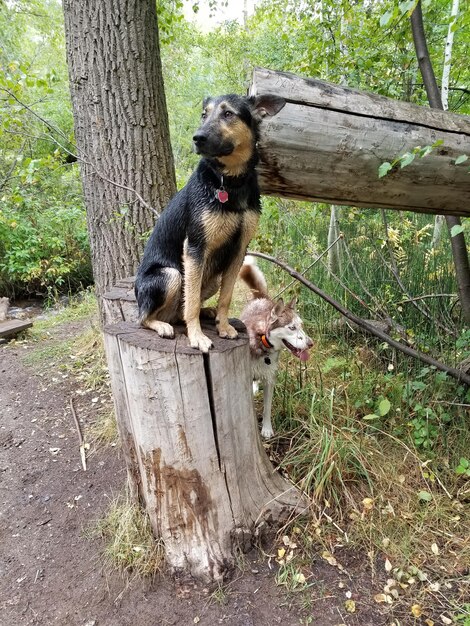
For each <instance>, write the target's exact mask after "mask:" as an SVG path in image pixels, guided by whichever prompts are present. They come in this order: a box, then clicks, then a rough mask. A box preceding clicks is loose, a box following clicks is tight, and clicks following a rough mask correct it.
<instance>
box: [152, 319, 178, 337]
mask: <svg viewBox="0 0 470 626" xmlns="http://www.w3.org/2000/svg"><path fill="white" fill-rule="evenodd" d="M144 326H145V328H150V329H151V330H154V331H155V332H156V333H158V335H159V336H160V337H166V338H168V339H173V337H174V336H175V331H174V330H173V326H172V325H171V324H167V323H166V322H161V321H160V320H149V321H147V322H145V324H144Z"/></svg>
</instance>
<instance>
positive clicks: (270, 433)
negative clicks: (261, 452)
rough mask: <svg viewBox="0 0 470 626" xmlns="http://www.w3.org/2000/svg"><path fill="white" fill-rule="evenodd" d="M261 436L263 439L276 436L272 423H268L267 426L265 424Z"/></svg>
mask: <svg viewBox="0 0 470 626" xmlns="http://www.w3.org/2000/svg"><path fill="white" fill-rule="evenodd" d="M261 437H263V439H271V437H274V430H273V427H272V426H271V424H266V426H265V425H264V424H263V427H262V428H261Z"/></svg>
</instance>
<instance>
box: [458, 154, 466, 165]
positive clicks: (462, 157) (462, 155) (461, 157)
mask: <svg viewBox="0 0 470 626" xmlns="http://www.w3.org/2000/svg"><path fill="white" fill-rule="evenodd" d="M467 160H468V156H467V155H466V154H461V155H460V156H459V157H457V158H456V159H455V165H460V164H461V163H465V161H467Z"/></svg>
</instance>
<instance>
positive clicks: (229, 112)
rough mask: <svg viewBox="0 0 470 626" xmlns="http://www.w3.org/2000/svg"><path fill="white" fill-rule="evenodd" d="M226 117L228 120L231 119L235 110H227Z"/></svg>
mask: <svg viewBox="0 0 470 626" xmlns="http://www.w3.org/2000/svg"><path fill="white" fill-rule="evenodd" d="M224 117H225V119H226V120H229V119H230V118H231V117H233V112H232V111H225V113H224Z"/></svg>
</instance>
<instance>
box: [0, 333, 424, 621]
mask: <svg viewBox="0 0 470 626" xmlns="http://www.w3.org/2000/svg"><path fill="white" fill-rule="evenodd" d="M80 327H81V324H79V323H72V324H68V325H67V326H66V327H63V328H62V330H61V333H62V334H63V335H67V336H70V335H72V334H73V333H76V332H78V331H79V330H80ZM53 340H54V338H52V339H51V341H53ZM48 341H49V340H48ZM33 347H34V345H32V344H31V343H21V342H16V343H10V344H9V345H3V346H0V416H1V417H0V624H1V625H2V626H23V625H26V624H34V625H44V626H46V625H47V626H49V625H56V624H57V625H59V624H60V625H63V626H127V625H129V626H131V625H132V626H160V625H161V626H170V625H175V626H176V625H178V626H180V625H181V626H189V625H193V624H201V625H210V626H212V625H215V624H228V625H233V626H271V625H275V624H283V625H285V626H291V625H292V626H293V625H294V624H295V625H298V624H316V625H320V626H337V625H342V624H348V625H359V624H360V625H361V626H372V625H374V626H379V625H381V624H390V623H391V621H392V620H391V615H390V614H387V611H388V609H387V607H385V606H384V605H378V604H377V603H376V602H375V601H374V599H373V597H374V595H375V594H377V593H380V592H381V591H382V587H383V584H384V582H383V580H378V579H377V577H373V576H372V573H371V571H370V568H369V566H368V562H367V558H366V557H365V555H362V554H354V553H351V552H350V551H349V552H345V551H344V550H341V549H338V551H336V552H335V556H336V558H337V560H338V561H340V562H341V563H342V565H343V566H344V570H343V571H341V570H339V569H338V568H337V567H333V566H331V565H329V564H328V563H327V562H326V561H325V560H324V559H322V558H321V556H320V551H321V549H320V548H319V554H318V558H316V559H314V561H313V562H312V563H311V564H309V567H308V572H307V576H308V582H309V583H312V584H311V586H310V587H309V588H308V589H307V590H304V591H302V592H300V593H295V592H294V593H292V592H290V593H289V592H287V591H286V590H285V588H283V587H281V586H278V585H276V582H275V573H276V568H277V564H276V563H275V559H271V561H270V560H269V559H268V558H266V556H263V555H262V554H261V553H260V552H256V553H252V554H249V555H247V559H246V567H245V568H244V570H245V571H239V570H236V572H235V576H234V578H233V580H232V581H231V582H230V583H228V584H227V585H226V586H225V587H224V588H223V589H222V590H221V591H219V593H218V594H212V591H213V590H208V589H204V588H202V587H200V586H198V585H196V584H195V583H193V582H192V581H187V580H186V581H174V580H172V579H171V578H170V577H169V576H166V577H165V576H162V577H161V578H160V579H158V580H155V581H146V580H141V579H138V578H133V579H132V578H131V579H129V578H125V577H123V576H122V575H121V574H120V573H119V572H117V571H109V570H108V571H105V568H104V567H103V558H102V550H103V543H102V541H101V540H100V539H97V538H90V533H89V532H87V531H89V529H90V527H92V526H93V524H94V523H95V522H96V520H97V519H99V518H100V517H102V516H104V515H105V513H106V510H107V507H108V506H109V502H110V499H111V498H113V497H114V496H115V495H117V494H118V493H120V492H121V491H122V490H123V486H124V483H125V469H124V463H123V460H122V458H120V455H119V449H118V447H114V448H113V447H109V446H107V447H102V448H101V449H98V450H92V451H91V452H92V454H90V457H89V459H88V467H87V471H86V472H84V471H83V469H82V467H81V462H80V455H79V443H78V435H77V431H76V428H75V426H74V423H73V419H72V413H71V409H70V398H71V397H72V396H73V397H74V399H75V404H76V408H77V413H78V415H79V416H80V420H81V421H82V423H83V426H84V427H85V428H86V426H87V425H89V424H91V423H92V422H93V420H94V419H95V415H96V410H97V409H96V407H97V406H99V405H100V404H101V400H103V402H107V401H109V398H104V397H101V396H100V394H96V392H86V391H84V390H82V389H80V386H79V382H78V381H76V380H74V379H73V378H72V377H71V376H67V375H66V374H63V371H61V370H60V369H57V370H55V369H54V368H53V369H52V371H51V370H49V371H47V372H46V373H41V372H40V371H38V370H37V368H36V367H34V368H33V367H31V366H27V365H25V363H24V357H25V355H26V354H28V352H29V351H31V350H32V349H33ZM36 347H37V345H36ZM266 550H267V552H269V551H271V553H272V554H276V550H277V547H276V546H267V547H266ZM348 599H352V600H354V601H355V611H354V612H348V611H347V609H346V604H345V603H346V601H347V600H348ZM400 623H401V624H403V625H404V624H408V623H409V624H411V623H415V620H414V618H410V620H409V621H408V620H407V619H406V618H403V616H401V617H400Z"/></svg>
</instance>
